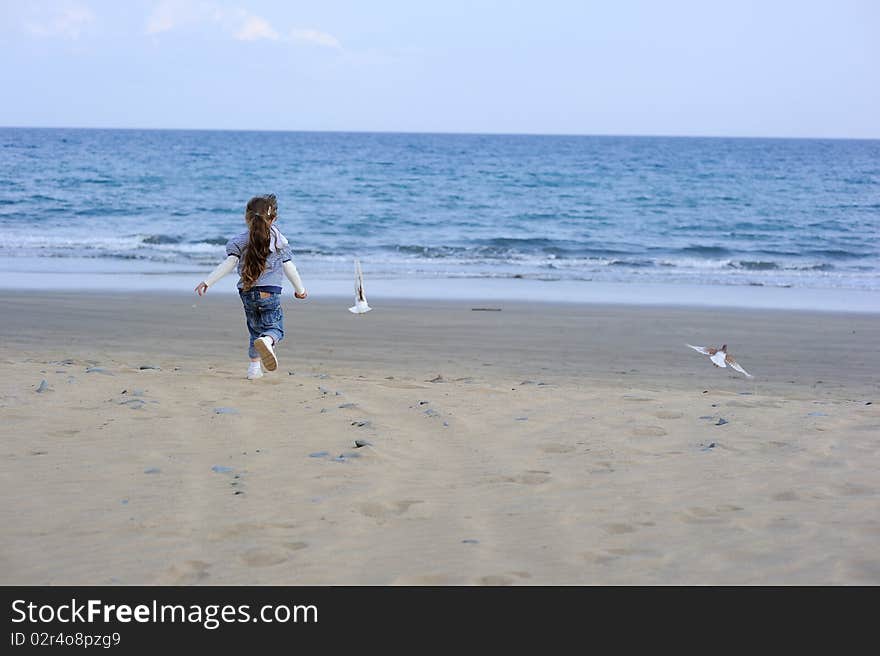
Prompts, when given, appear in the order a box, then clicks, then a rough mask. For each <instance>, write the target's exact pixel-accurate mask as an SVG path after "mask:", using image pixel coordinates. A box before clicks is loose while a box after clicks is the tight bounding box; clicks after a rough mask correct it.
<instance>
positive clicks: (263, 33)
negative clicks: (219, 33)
mask: <svg viewBox="0 0 880 656" xmlns="http://www.w3.org/2000/svg"><path fill="white" fill-rule="evenodd" d="M235 38H236V39H238V40H239V41H256V40H257V39H271V40H273V41H275V40H277V39H278V32H276V31H275V30H274V29H272V26H271V25H270V24H269V21H267V20H266V19H265V18H260V17H259V16H248V17H247V19H246V20H245V21H244V24H243V25H242V26H241V28H240V29H239V30H238V32H236V33H235Z"/></svg>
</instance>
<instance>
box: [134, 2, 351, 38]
mask: <svg viewBox="0 0 880 656" xmlns="http://www.w3.org/2000/svg"><path fill="white" fill-rule="evenodd" d="M192 25H209V26H213V27H214V29H217V30H220V31H221V32H224V33H226V34H227V35H229V36H232V37H233V38H234V39H237V40H239V41H258V40H260V39H267V40H270V41H297V42H302V43H309V44H312V45H317V46H322V47H325V48H342V44H340V43H339V39H337V38H336V37H335V36H333V35H332V34H328V33H326V32H321V31H320V30H315V29H294V30H291V31H290V32H289V34H288V35H285V36H282V35H280V34H279V33H278V32H277V31H276V30H275V28H274V27H273V26H272V24H271V23H270V22H269V21H268V20H266V19H265V18H263V17H261V16H257V15H255V14H252V13H250V12H249V11H246V10H244V9H241V8H240V7H230V6H224V5H222V4H219V3H215V2H211V1H210V0H201V1H200V0H160V2H158V3H157V4H156V5H155V7H154V9H153V11H152V13H151V14H150V15H149V17H148V18H147V26H146V33H147V34H152V35H156V34H161V33H162V32H169V31H171V30H174V29H177V28H182V27H187V26H192Z"/></svg>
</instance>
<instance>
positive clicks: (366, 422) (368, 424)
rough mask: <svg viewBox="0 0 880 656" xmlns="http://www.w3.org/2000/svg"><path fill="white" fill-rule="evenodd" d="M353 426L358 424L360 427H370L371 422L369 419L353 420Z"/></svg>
mask: <svg viewBox="0 0 880 656" xmlns="http://www.w3.org/2000/svg"><path fill="white" fill-rule="evenodd" d="M351 425H352V426H357V427H358V428H369V426H370V422H368V421H363V420H362V421H353V422H351Z"/></svg>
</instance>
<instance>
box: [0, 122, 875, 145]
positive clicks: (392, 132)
mask: <svg viewBox="0 0 880 656" xmlns="http://www.w3.org/2000/svg"><path fill="white" fill-rule="evenodd" d="M0 130H95V131H98V130H104V131H111V130H116V131H120V132H121V131H132V132H134V131H137V132H263V133H293V134H389V135H426V136H427V135H435V136H474V137H481V136H485V137H492V136H496V137H609V138H621V137H624V138H654V139H657V138H661V139H775V140H796V139H803V140H814V141H878V140H880V136H877V137H814V136H809V137H807V136H768V135H723V134H647V133H628V134H620V133H587V132H581V133H575V132H468V131H462V132H454V131H432V130H427V131H412V130H305V129H263V128H157V127H94V126H59V125H2V126H0Z"/></svg>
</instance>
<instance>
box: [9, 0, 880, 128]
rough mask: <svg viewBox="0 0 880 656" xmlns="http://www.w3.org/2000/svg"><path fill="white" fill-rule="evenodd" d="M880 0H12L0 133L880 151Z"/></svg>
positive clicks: (10, 0)
mask: <svg viewBox="0 0 880 656" xmlns="http://www.w3.org/2000/svg"><path fill="white" fill-rule="evenodd" d="M878 35H880V2H878V1H877V0H828V1H819V0H800V1H794V0H791V1H789V0H728V1H726V2H725V1H721V0H719V1H706V0H693V1H692V0H663V1H660V0H655V1H651V0H603V1H599V0H532V1H530V2H524V1H523V2H520V1H517V0H507V1H504V2H502V1H490V0H439V1H428V0H418V1H414V0H400V1H397V0H368V1H367V0H361V1H355V0H349V1H344V0H322V1H321V2H315V1H310V2H303V1H299V0H289V1H284V0H264V1H258V0H253V1H249V0H229V1H226V0H204V1H203V0H156V1H148V0H124V1H118V0H28V1H27V2H22V1H19V0H0V89H2V102H0V126H8V127H11V126H16V127H23V126H33V127H118V128H181V129H237V130H308V131H325V130H329V131H379V132H455V133H460V132H465V133H526V134H594V135H601V134H611V135H681V136H753V137H828V138H880V37H878Z"/></svg>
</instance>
